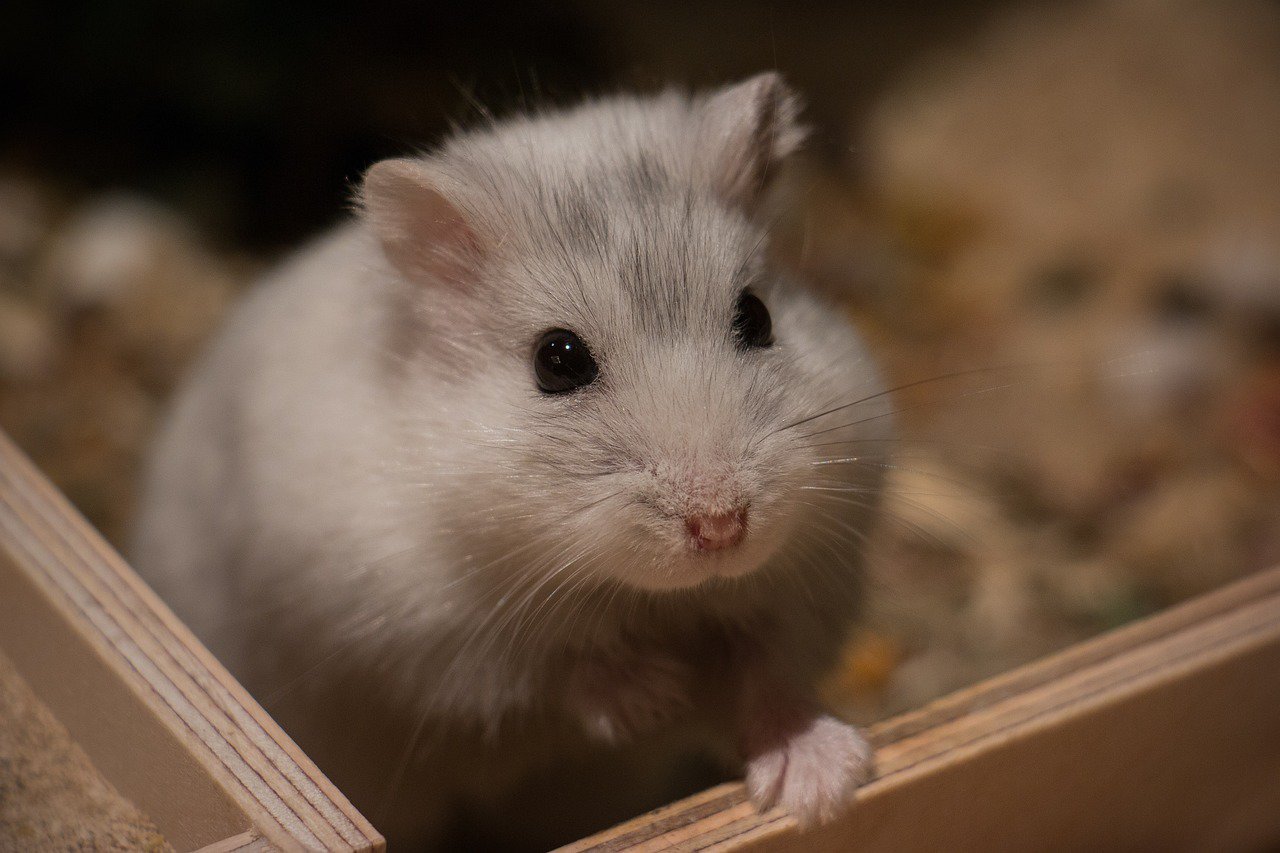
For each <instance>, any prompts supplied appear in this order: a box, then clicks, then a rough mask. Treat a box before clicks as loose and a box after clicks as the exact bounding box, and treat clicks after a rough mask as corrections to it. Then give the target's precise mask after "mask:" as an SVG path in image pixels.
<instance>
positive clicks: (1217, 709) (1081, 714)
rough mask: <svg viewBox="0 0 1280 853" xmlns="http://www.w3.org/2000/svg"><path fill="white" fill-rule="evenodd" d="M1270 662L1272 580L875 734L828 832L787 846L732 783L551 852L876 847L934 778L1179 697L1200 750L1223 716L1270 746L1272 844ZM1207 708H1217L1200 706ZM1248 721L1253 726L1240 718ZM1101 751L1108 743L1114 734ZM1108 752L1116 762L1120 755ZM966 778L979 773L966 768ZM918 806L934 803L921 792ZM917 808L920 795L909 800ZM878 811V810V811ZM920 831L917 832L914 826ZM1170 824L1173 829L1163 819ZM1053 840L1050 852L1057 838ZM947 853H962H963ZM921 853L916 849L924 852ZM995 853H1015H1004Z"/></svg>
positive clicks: (1277, 807) (1265, 577)
mask: <svg viewBox="0 0 1280 853" xmlns="http://www.w3.org/2000/svg"><path fill="white" fill-rule="evenodd" d="M1259 650H1262V651H1264V652H1266V653H1268V654H1269V655H1270V657H1269V658H1266V660H1267V661H1268V662H1269V663H1268V665H1267V666H1266V667H1261V666H1259V665H1257V663H1256V661H1255V662H1254V664H1253V667H1254V668H1253V670H1249V671H1247V672H1246V673H1245V674H1243V675H1240V676H1237V679H1236V682H1237V683H1239V682H1240V681H1241V680H1249V681H1254V682H1258V683H1257V685H1256V688H1257V690H1259V691H1262V692H1261V695H1262V696H1263V697H1264V698H1263V699H1262V700H1257V701H1253V702H1251V703H1248V704H1249V705H1250V707H1247V708H1241V707H1238V706H1235V705H1233V703H1232V700H1231V697H1230V696H1229V695H1224V694H1225V691H1221V690H1218V691H1214V690H1209V689H1207V688H1206V687H1205V685H1207V684H1208V683H1209V681H1210V679H1211V678H1212V677H1217V676H1218V674H1219V670H1222V669H1223V668H1224V667H1226V666H1227V665H1228V664H1229V663H1232V662H1239V661H1242V660H1245V659H1246V658H1247V657H1249V656H1250V655H1253V654H1255V653H1256V652H1258V651H1259ZM1277 662H1280V568H1276V569H1271V570H1269V571H1265V572H1261V573H1258V574H1256V575H1254V576H1251V577H1248V578H1245V579H1244V580H1241V581H1238V582H1236V583H1234V584H1231V585H1230V586H1228V587H1225V588H1223V589H1221V590H1218V591H1216V592H1213V593H1210V594H1209V595H1205V596H1202V597H1200V598H1198V599H1195V600H1193V601H1190V602H1187V603H1185V604H1183V605H1180V606H1176V607H1173V608H1170V609H1169V610H1167V611H1165V612H1163V613H1161V614H1157V615H1156V616H1153V617H1151V618H1149V619H1145V620H1142V621H1140V622H1137V623H1134V624H1132V625H1129V626H1126V627H1124V628H1121V629H1118V630H1116V631H1112V632H1110V633H1107V634H1104V635H1101V636H1099V637H1097V638H1094V639H1093V640H1090V641H1087V642H1085V643H1081V644H1079V645H1077V646H1073V647H1071V648H1069V649H1067V650H1065V651H1063V652H1061V653H1059V654H1056V655H1052V656H1050V657H1048V658H1045V659H1043V660H1040V661H1037V662H1035V663H1032V664H1030V665H1028V666H1025V667H1021V668H1019V669H1016V670H1013V671H1011V672H1009V673H1006V674H1004V675H1001V676H998V677H996V678H993V679H990V680H988V681H985V682H983V683H980V684H978V685H975V686H973V687H970V688H967V689H965V690H961V691H959V692H957V693H955V694H952V695H950V696H947V697H945V698H943V699H940V700H938V701H936V702H934V703H932V704H930V705H928V706H925V707H924V708H921V709H919V710H916V711H912V712H909V713H907V714H903V715H901V716H899V717H895V718H893V719H890V720H886V721H884V722H882V723H878V724H876V725H875V726H873V727H871V729H870V731H869V733H868V734H869V737H870V739H871V741H872V743H873V744H874V745H875V746H876V764H877V773H876V777H875V779H873V780H872V781H871V782H870V783H868V784H867V785H866V786H864V787H863V789H861V790H860V792H859V795H858V797H857V801H856V802H855V804H854V805H853V806H852V808H851V809H850V811H849V813H848V814H847V815H846V816H844V817H843V818H841V819H840V820H839V821H837V822H836V825H834V826H833V827H831V828H829V829H828V830H822V831H819V832H818V833H815V834H812V835H801V834H800V833H799V831H798V830H797V828H796V826H795V823H794V821H793V820H792V819H791V818H790V817H789V816H788V815H786V814H785V813H783V812H781V811H780V810H773V811H770V812H766V813H763V814H761V813H760V812H758V811H757V810H756V809H755V808H754V806H752V804H751V803H750V802H749V800H748V798H747V795H746V792H745V790H744V788H743V786H742V784H741V783H736V782H735V783H728V784H724V785H720V786H718V787H716V788H712V789H710V790H708V791H704V792H702V793H700V794H696V795H694V796H692V797H689V798H687V799H684V800H681V801H679V802H676V803H673V804H671V805H668V806H665V807H663V808H660V809H657V810H655V811H653V812H650V813H648V814H646V815H642V816H641V817H638V818H636V819H634V820H631V821H628V822H626V823H623V824H620V825H618V826H616V827H614V828H613V829H610V830H607V831H605V832H602V833H599V834H597V835H594V836H591V837H590V838H586V839H583V840H581V841H578V842H576V843H574V844H570V845H568V846H566V847H563V848H561V853H585V851H633V853H635V852H636V851H655V850H712V849H714V850H735V849H769V850H775V849H777V850H783V849H785V850H791V849H797V850H801V849H806V850H807V849H813V850H821V849H852V848H851V846H850V845H853V844H854V843H855V841H854V839H858V840H859V841H858V845H857V846H858V849H862V843H861V842H862V841H866V840H867V839H868V838H871V837H876V838H877V841H883V838H880V837H878V836H875V835H874V833H870V834H869V833H868V825H869V824H874V825H879V823H884V822H886V821H880V820H879V816H878V815H877V814H876V813H877V812H879V813H884V812H885V811H886V810H889V809H892V808H896V807H899V806H901V807H903V808H907V807H908V805H909V804H910V802H911V800H912V798H913V790H914V789H919V790H920V791H922V792H923V791H925V790H932V789H935V788H936V787H937V783H938V782H939V780H940V779H942V778H943V776H944V775H945V776H946V779H948V780H950V781H949V783H948V784H951V785H952V786H953V788H962V789H963V788H966V787H967V786H968V785H970V784H974V780H967V779H966V776H965V774H966V772H968V771H969V770H970V769H971V768H976V767H977V766H978V765H979V764H981V765H982V767H983V768H984V770H983V771H982V773H985V774H987V776H986V781H988V782H989V777H990V768H989V764H990V761H991V760H992V758H993V756H997V755H998V753H1000V752H1001V750H1002V749H1004V748H1005V747H1006V746H1007V745H1009V744H1014V743H1033V744H1035V743H1039V748H1041V749H1044V748H1045V744H1046V743H1049V742H1050V741H1052V740H1053V735H1054V733H1055V732H1059V733H1060V732H1061V731H1063V730H1065V729H1066V728H1067V727H1069V726H1071V725H1084V726H1086V727H1088V726H1089V725H1090V724H1091V723H1096V726H1097V727H1099V728H1102V730H1103V734H1104V735H1105V733H1106V729H1105V725H1106V720H1107V719H1110V717H1108V716H1107V715H1108V714H1111V715H1114V713H1115V712H1116V711H1117V709H1123V708H1124V706H1125V705H1126V703H1127V704H1130V705H1134V706H1140V705H1142V704H1143V702H1144V701H1145V702H1146V704H1147V705H1150V706H1152V707H1155V703H1154V700H1153V699H1152V697H1155V696H1157V694H1159V696H1160V703H1161V704H1160V706H1159V707H1173V706H1175V705H1177V703H1178V701H1179V698H1180V697H1181V698H1182V699H1184V700H1188V701H1191V700H1192V699H1193V698H1194V697H1198V698H1199V701H1201V702H1202V704H1204V703H1208V709H1209V710H1211V711H1212V712H1213V714H1215V715H1218V716H1219V717H1220V718H1221V719H1210V720H1207V721H1206V725H1209V726H1212V727H1213V731H1212V732H1211V733H1209V734H1206V735H1205V739H1206V740H1209V739H1212V738H1214V737H1217V738H1219V739H1221V738H1230V737H1232V736H1233V735H1232V734H1231V726H1230V722H1231V720H1232V718H1233V716H1243V717H1245V718H1247V719H1248V720H1249V722H1250V723H1251V724H1252V725H1251V726H1247V727H1246V728H1247V731H1244V732H1242V733H1241V737H1255V736H1256V735H1257V733H1258V731H1262V730H1266V731H1267V733H1269V734H1274V735H1276V736H1275V737H1274V738H1273V740H1274V741H1275V742H1274V743H1271V742H1270V741H1264V747H1263V748H1262V749H1260V750H1259V749H1257V748H1256V745H1255V749H1254V753H1255V754H1256V753H1259V752H1261V755H1259V756H1257V757H1258V758H1259V760H1265V761H1266V762H1268V763H1267V764H1265V765H1264V768H1266V772H1269V773H1270V777H1266V776H1264V777H1263V778H1272V781H1271V782H1270V783H1264V784H1263V785H1262V786H1261V787H1263V788H1265V790H1260V791H1258V792H1257V797H1256V798H1258V799H1259V801H1260V802H1261V801H1262V798H1269V799H1267V800H1266V807H1269V808H1270V809H1271V812H1272V813H1273V814H1274V815H1275V818H1274V823H1273V824H1272V825H1271V831H1273V832H1275V833H1277V834H1280V676H1277V675H1276V673H1277V671H1280V670H1278V669H1277V668H1276V663H1277ZM1200 682H1204V684H1201V683H1200ZM1179 691H1180V692H1179ZM1236 692H1237V694H1239V693H1240V691H1236ZM1166 694H1167V695H1166ZM1215 701H1216V702H1217V703H1218V704H1217V705H1214V704H1213V703H1214V702H1215ZM1253 706H1259V707H1253ZM1263 706H1265V707H1263ZM1250 714H1252V715H1253V716H1252V717H1249V715H1250ZM1259 719H1260V720H1261V721H1262V722H1261V724H1258V720H1259ZM1268 727H1269V728H1268ZM1224 729H1225V731H1222V730H1224ZM1046 733H1048V735H1046ZM1179 736H1180V735H1179V734H1178V733H1177V732H1174V731H1169V732H1156V733H1155V734H1153V735H1152V737H1164V738H1166V739H1167V740H1168V741H1169V742H1168V743H1165V742H1160V741H1157V742H1156V743H1155V744H1154V745H1153V746H1152V751H1151V752H1149V753H1147V754H1148V755H1149V756H1151V759H1150V760H1151V761H1154V756H1155V755H1159V754H1160V752H1161V751H1165V750H1175V751H1176V750H1177V749H1179V748H1181V746H1182V744H1181V743H1179V742H1178V741H1177V740H1176V738H1178V737H1179ZM1037 738H1038V739H1039V741H1037ZM1111 739H1112V740H1115V739H1116V738H1115V737H1114V733H1113V734H1112V737H1111ZM1103 740H1104V741H1105V740H1106V737H1105V736H1104V737H1103ZM1116 749H1117V751H1119V750H1120V749H1121V747H1116ZM1246 754H1247V753H1246ZM1205 764H1206V767H1212V766H1213V765H1212V757H1206V761H1205ZM1008 766H1009V767H1013V766H1014V764H1013V762H1012V761H1009V762H1008ZM1117 772H1118V773H1123V772H1125V771H1123V770H1122V771H1117ZM1226 772H1230V768H1225V769H1219V770H1218V771H1217V773H1218V774H1221V773H1226ZM970 775H973V776H975V777H977V776H980V775H982V774H981V773H979V772H978V771H976V770H974V771H973V772H972V773H971V774H970ZM1205 775H1206V777H1208V778H1210V779H1212V778H1215V776H1216V774H1214V773H1213V772H1211V771H1209V770H1206V771H1205ZM978 781H982V780H978ZM1009 781H1010V780H1009V779H1002V780H1001V781H1000V782H999V784H1001V785H1005V786H1007V785H1008V782H1009ZM1206 784H1208V783H1206ZM928 796H932V797H933V798H934V799H935V800H936V799H938V797H937V795H936V794H934V793H930V794H929V795H928ZM925 798H926V795H925V794H923V793H922V794H921V795H920V796H919V797H918V798H916V799H919V800H921V801H923V800H924V799H925ZM890 802H892V806H890V805H888V804H889V803H890ZM975 803H978V805H975V807H974V808H975V809H978V810H981V809H982V808H983V807H984V806H983V805H981V800H975ZM904 804H907V805H904ZM1023 808H1024V810H1025V809H1026V808H1028V806H1027V804H1023ZM1032 808H1033V809H1034V806H1033V807H1032ZM899 812H901V809H899ZM1175 813H1176V812H1175ZM927 814H928V812H927V811H925V812H922V815H927ZM868 815H870V816H871V817H868ZM860 818H862V820H861V825H860V826H859V824H860ZM922 820H923V821H925V822H927V821H928V817H922ZM1170 822H1171V823H1174V824H1176V822H1177V821H1176V820H1172V821H1170ZM952 829H953V830H955V829H958V827H954V826H953V827H952ZM961 837H963V836H961ZM1277 837H1280V835H1278V836H1277ZM913 838H915V836H913ZM832 839H839V840H838V841H834V840H832ZM916 840H918V838H917V839H916ZM1274 840H1275V839H1274V838H1273V842H1274ZM934 841H935V842H937V839H934ZM1057 841H1058V846H1061V840H1060V839H1058V840H1057ZM943 843H946V842H943ZM1255 843H1256V840H1255ZM947 846H951V845H950V844H947ZM961 847H962V848H965V849H972V848H969V847H966V845H963V844H962V845H961ZM867 849H877V850H878V849H889V850H895V849H919V848H917V847H913V846H911V845H910V844H906V843H904V842H903V841H902V840H901V839H899V840H897V841H890V842H889V843H887V844H879V843H874V844H873V843H868V844H867ZM923 849H929V847H928V846H927V845H926V846H925V847H924V848H923ZM1009 849H1020V848H1018V847H1017V846H1016V845H1014V846H1011V847H1010V848H1009ZM1031 849H1034V848H1031Z"/></svg>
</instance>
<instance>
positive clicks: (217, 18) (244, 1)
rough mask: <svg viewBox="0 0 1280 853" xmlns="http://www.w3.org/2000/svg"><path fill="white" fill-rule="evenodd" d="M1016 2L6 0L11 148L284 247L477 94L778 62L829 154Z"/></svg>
mask: <svg viewBox="0 0 1280 853" xmlns="http://www.w3.org/2000/svg"><path fill="white" fill-rule="evenodd" d="M999 5H1002V4H1000V3H995V2H992V0H983V2H977V3H966V4H959V3H948V2H936V1H935V2H923V3H915V4H886V3H841V2H834V0H831V2H815V3H808V4H802V5H797V4H790V3H784V2H760V0H745V2H726V0H715V1H714V2H709V3H687V2H678V0H660V2H654V3H645V4H629V3H591V2H588V0H581V2H561V3H556V2H549V0H530V2H523V3H519V4H511V5H506V4H493V3H487V4H486V3H480V4H463V3H413V2H395V0H375V2H365V3H347V4H333V3H310V2H301V1H300V0H273V2H258V0H221V2H179V3H173V2H167V0H134V2H127V3H119V2H109V0H90V2H82V3H34V2H20V3H8V4H5V7H6V8H5V10H4V11H3V12H0V103H3V104H4V105H5V106H4V107H3V122H2V123H0V128H2V129H0V162H4V163H7V164H9V165H11V166H17V167H19V168H21V169H22V170H24V171H30V172H36V173H43V174H49V175H53V176H56V178H57V179H58V180H59V181H60V182H62V183H63V184H64V185H66V189H68V190H69V191H72V192H75V193H77V194H78V193H80V192H85V191H100V190H104V189H115V188H118V187H128V188H133V189H137V190H141V191H142V192H144V193H146V194H148V195H151V196H154V197H158V198H159V199H161V200H163V201H166V202H168V203H169V204H171V205H174V206H176V207H177V208H178V209H179V210H181V211H182V212H184V213H186V214H187V215H189V216H192V217H194V218H195V219H196V221H197V223H198V224H199V225H200V226H201V228H202V230H203V231H204V232H205V233H207V234H209V235H211V236H213V237H215V238H216V239H217V240H218V241H220V242H223V243H224V244H228V245H235V246H238V247H247V248H250V249H273V248H277V247H280V246H282V245H285V244H289V243H292V242H295V241H296V240H297V239H298V238H300V237H301V236H303V235H305V234H307V233H310V232H312V231H315V230H316V229H318V228H319V227H320V226H321V225H323V224H324V223H325V222H326V221H330V220H333V219H334V218H335V217H337V216H338V215H339V214H340V211H341V209H342V207H343V204H344V203H345V200H346V196H347V193H348V187H349V185H350V182H351V181H352V180H353V179H354V178H356V177H357V176H358V175H359V174H360V172H361V171H362V170H363V168H364V167H366V166H367V165H368V164H369V163H371V162H372V161H374V160H375V159H378V158H379V157H382V156H386V155H388V154H392V153H397V152H403V151H405V150H407V149H412V148H416V147H422V146H426V145H430V144H432V143H433V142H435V141H436V140H438V139H439V138H440V137H441V135H442V134H443V133H445V132H446V131H447V130H448V128H449V126H450V123H451V122H459V123H462V124H464V125H465V124H466V123H467V122H468V121H469V120H470V119H472V118H473V117H474V116H475V115H476V110H477V105H483V106H484V107H485V108H489V109H492V110H493V111H495V112H497V113H499V114H501V113H503V112H506V111H510V110H512V109H517V108H522V107H524V106H527V105H536V104H542V103H559V102H563V101H566V100H568V101H572V100H575V99H577V98H580V97H582V96H583V95H584V94H590V93H600V92H606V91H610V90H613V89H616V88H620V87H640V88H646V89H649V88H657V87H660V86H663V85H668V84H675V85H685V86H699V85H714V84H718V83H721V82H724V81H727V80H731V79H734V78H737V77H741V76H746V75H749V74H751V73H754V72H757V71H760V70H762V69H766V68H778V69H780V70H781V71H782V72H783V73H784V74H786V76H787V77H788V78H789V79H790V80H791V81H792V82H793V84H794V85H795V86H796V87H797V88H798V89H800V91H802V92H803V93H804V96H805V98H806V100H807V101H808V103H809V111H808V112H807V114H806V117H807V119H808V120H809V121H810V122H811V123H812V124H813V125H814V126H815V131H816V132H815V135H814V138H813V143H812V145H811V150H813V151H814V152H815V153H816V154H817V155H818V156H823V155H826V156H828V157H832V155H833V153H835V152H836V149H838V148H840V147H842V146H844V145H845V144H846V142H844V141H838V140H845V139H846V138H847V133H846V132H847V130H848V128H849V127H850V125H851V124H852V123H853V120H854V118H855V116H856V115H857V113H858V111H859V109H860V108H862V107H863V106H865V105H866V104H868V103H869V102H870V101H871V100H872V99H873V98H874V97H875V95H876V94H877V93H878V91H879V90H880V89H881V88H882V87H883V86H884V85H885V84H886V82H887V81H890V80H892V79H894V76H895V74H896V72H898V71H899V70H900V68H901V67H902V66H903V64H904V63H906V62H908V61H910V60H911V59H912V58H913V57H914V56H916V55H917V54H918V53H919V52H920V51H922V50H926V49H928V48H930V47H932V46H934V45H936V44H937V43H939V42H941V41H944V40H948V39H954V38H956V37H958V36H962V35H964V34H965V33H967V32H969V31H971V30H974V29H976V28H977V27H979V26H980V25H981V24H982V23H983V21H985V20H986V18H987V16H988V15H989V14H990V12H991V11H992V10H993V8H994V7H996V6H999ZM833 159H834V158H833Z"/></svg>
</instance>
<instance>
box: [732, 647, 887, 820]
mask: <svg viewBox="0 0 1280 853" xmlns="http://www.w3.org/2000/svg"><path fill="white" fill-rule="evenodd" d="M741 684H742V693H741V697H740V703H741V704H740V706H739V711H740V714H741V723H740V726H741V737H742V751H743V754H744V757H745V760H746V783H747V790H748V792H749V793H750V794H751V798H752V799H753V800H754V801H755V803H756V805H757V807H758V808H760V809H761V810H764V809H768V808H772V807H773V806H782V807H783V808H785V809H786V810H787V811H788V812H790V813H791V814H792V815H793V816H794V817H795V819H796V821H797V822H798V823H799V824H800V825H801V826H802V827H803V826H813V825H816V824H821V823H826V822H828V821H830V820H833V819H834V818H836V817H838V816H839V815H840V813H841V812H842V811H843V810H844V808H845V807H846V806H847V805H848V803H849V802H850V801H851V800H852V799H853V795H854V792H855V791H856V790H857V789H858V786H859V785H861V784H863V783H864V782H866V781H867V780H868V779H869V778H870V777H871V775H872V770H873V755H872V749H871V745H870V744H869V743H868V742H867V740H866V738H865V737H864V736H863V734H862V732H861V731H860V730H859V729H858V728H857V727H856V726H853V725H850V724H849V723H846V722H843V721H842V720H838V719H836V718H835V717H833V716H831V715H830V714H827V713H825V712H823V710H822V709H821V707H820V706H819V704H818V703H817V702H816V701H815V700H814V699H813V698H811V696H809V695H808V694H806V693H805V692H804V691H802V690H799V689H797V688H796V687H795V686H793V685H790V684H789V683H788V681H787V680H786V679H785V678H778V677H775V676H773V675H771V674H770V673H769V671H768V670H767V669H766V668H765V664H764V662H763V661H761V662H759V663H758V664H757V665H755V666H749V667H748V668H747V670H746V671H745V672H743V673H742V682H741Z"/></svg>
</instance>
